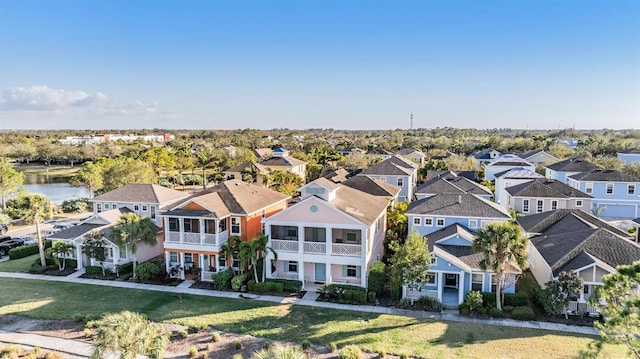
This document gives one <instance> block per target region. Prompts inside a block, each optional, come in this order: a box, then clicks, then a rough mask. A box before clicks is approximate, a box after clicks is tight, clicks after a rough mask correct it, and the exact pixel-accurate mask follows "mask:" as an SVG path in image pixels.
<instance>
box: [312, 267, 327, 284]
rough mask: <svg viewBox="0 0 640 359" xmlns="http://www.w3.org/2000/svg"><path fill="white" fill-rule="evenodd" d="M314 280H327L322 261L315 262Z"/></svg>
mask: <svg viewBox="0 0 640 359" xmlns="http://www.w3.org/2000/svg"><path fill="white" fill-rule="evenodd" d="M313 281H314V282H318V283H324V282H326V281H327V267H326V264H324V263H315V276H314V279H313Z"/></svg>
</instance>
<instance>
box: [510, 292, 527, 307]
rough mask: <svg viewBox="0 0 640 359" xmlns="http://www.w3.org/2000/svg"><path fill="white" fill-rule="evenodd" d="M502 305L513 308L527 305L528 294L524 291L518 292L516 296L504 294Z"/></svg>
mask: <svg viewBox="0 0 640 359" xmlns="http://www.w3.org/2000/svg"><path fill="white" fill-rule="evenodd" d="M504 305H512V306H514V307H522V306H526V305H529V294H528V293H527V292H525V291H519V292H516V294H505V295H504Z"/></svg>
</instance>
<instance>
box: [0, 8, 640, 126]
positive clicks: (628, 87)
mask: <svg viewBox="0 0 640 359" xmlns="http://www.w3.org/2000/svg"><path fill="white" fill-rule="evenodd" d="M411 113H413V118H414V120H413V127H414V128H435V127H458V128H517V129H559V128H568V127H575V128H577V129H597V128H611V129H628V128H635V129H638V128H640V1H637V0H597V1H596V0H517V1H514V0H502V1H499V0H468V1H462V0H415V1H404V0H397V1H373V0H361V1H357V0H336V1H331V0H326V1H306V0H295V1H294V0H291V1H285V0H269V1H264V0H257V1H247V0H234V1H231V0H229V1H204V0H189V1H165V0H154V1H147V0H136V1H130V0H127V1H123V0H95V1H86V0H82V1H80V0H55V1H54V0H0V129H153V128H166V129H236V128H258V129H272V128H291V129H305V128H335V129H395V128H409V127H410V120H409V118H410V114H411Z"/></svg>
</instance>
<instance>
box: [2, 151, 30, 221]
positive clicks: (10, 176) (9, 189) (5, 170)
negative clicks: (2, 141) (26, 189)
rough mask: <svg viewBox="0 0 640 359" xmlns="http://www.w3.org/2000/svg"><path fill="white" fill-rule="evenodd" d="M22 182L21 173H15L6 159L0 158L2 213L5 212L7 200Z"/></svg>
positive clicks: (9, 161)
mask: <svg viewBox="0 0 640 359" xmlns="http://www.w3.org/2000/svg"><path fill="white" fill-rule="evenodd" d="M23 181H24V176H23V175H22V173H20V172H18V171H16V170H15V169H14V168H13V166H12V165H11V160H10V159H9V158H7V157H0V200H2V212H3V213H6V212H7V199H8V198H9V195H11V194H15V193H16V192H17V191H18V189H19V188H20V186H22V183H23Z"/></svg>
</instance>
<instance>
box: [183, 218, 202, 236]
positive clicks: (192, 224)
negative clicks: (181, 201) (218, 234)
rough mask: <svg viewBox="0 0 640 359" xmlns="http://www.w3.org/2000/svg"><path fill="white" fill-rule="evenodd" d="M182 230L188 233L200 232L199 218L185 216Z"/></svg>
mask: <svg viewBox="0 0 640 359" xmlns="http://www.w3.org/2000/svg"><path fill="white" fill-rule="evenodd" d="M183 221H184V231H185V232H188V233H200V220H198V219H195V218H185V219H183Z"/></svg>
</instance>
